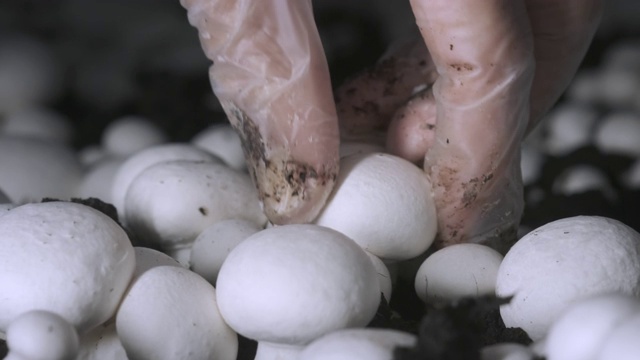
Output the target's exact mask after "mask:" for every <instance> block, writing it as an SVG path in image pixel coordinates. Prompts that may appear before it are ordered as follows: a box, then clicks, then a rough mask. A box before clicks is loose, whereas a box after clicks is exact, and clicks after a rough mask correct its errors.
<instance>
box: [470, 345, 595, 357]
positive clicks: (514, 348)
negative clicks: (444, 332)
mask: <svg viewBox="0 0 640 360" xmlns="http://www.w3.org/2000/svg"><path fill="white" fill-rule="evenodd" d="M480 358H481V359H482V360H533V359H535V353H534V352H533V351H532V350H531V349H529V347H527V346H524V345H522V344H518V343H497V344H493V345H489V346H485V347H483V348H482V349H480ZM583 360H584V359H583Z"/></svg>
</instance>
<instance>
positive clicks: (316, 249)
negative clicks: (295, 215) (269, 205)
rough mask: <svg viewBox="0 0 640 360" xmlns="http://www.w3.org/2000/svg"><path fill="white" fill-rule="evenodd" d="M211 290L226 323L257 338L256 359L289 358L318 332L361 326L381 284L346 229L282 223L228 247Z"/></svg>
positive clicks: (374, 304) (375, 305) (372, 308)
mask: <svg viewBox="0 0 640 360" xmlns="http://www.w3.org/2000/svg"><path fill="white" fill-rule="evenodd" d="M217 295H218V304H219V307H220V313H221V314H222V316H223V318H224V319H225V321H226V322H227V323H228V324H229V326H231V328H233V329H234V330H235V331H236V332H238V333H239V334H242V335H243V336H245V337H248V338H250V339H254V340H257V341H258V350H257V355H256V359H262V360H275V359H280V360H288V359H296V358H297V356H298V354H299V352H300V351H301V350H302V348H303V347H304V346H305V345H306V344H308V343H309V342H311V341H313V340H314V339H316V338H318V337H320V336H322V335H325V334H327V333H329V332H332V331H335V330H338V329H342V328H351V327H363V326H365V325H367V324H368V323H369V321H370V320H371V319H372V318H373V316H374V315H375V313H376V310H377V308H378V304H379V302H380V285H379V282H378V278H377V275H376V271H375V268H374V267H373V264H372V262H371V260H370V259H369V257H368V256H367V254H366V253H365V252H364V251H363V250H362V249H361V248H360V247H359V246H358V245H357V244H356V243H355V242H354V241H353V240H351V239H349V238H348V237H346V236H345V235H343V234H341V233H339V232H337V231H335V230H331V229H328V228H325V227H320V226H315V225H283V226H277V227H273V228H269V229H265V230H262V231H260V232H258V233H256V234H254V235H252V236H250V237H249V238H248V239H246V240H245V241H243V242H242V243H240V244H239V245H238V246H236V248H235V249H233V250H232V251H231V253H230V254H229V256H228V257H227V260H226V261H225V262H224V264H222V268H221V269H220V274H219V275H218V281H217Z"/></svg>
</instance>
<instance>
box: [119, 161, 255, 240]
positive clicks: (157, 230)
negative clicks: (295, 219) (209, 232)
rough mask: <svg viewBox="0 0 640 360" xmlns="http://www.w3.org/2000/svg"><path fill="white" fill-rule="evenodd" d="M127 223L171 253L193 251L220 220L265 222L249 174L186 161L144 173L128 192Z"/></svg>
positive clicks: (219, 166)
mask: <svg viewBox="0 0 640 360" xmlns="http://www.w3.org/2000/svg"><path fill="white" fill-rule="evenodd" d="M125 218H126V223H127V225H128V226H129V228H130V229H131V231H133V232H134V233H135V234H137V235H138V236H139V237H140V238H142V239H146V240H148V241H151V242H153V243H155V244H159V245H160V246H161V247H163V248H164V249H167V250H173V249H176V248H180V247H190V246H191V244H192V243H193V241H194V240H195V238H196V237H197V236H198V235H199V234H200V233H201V232H202V231H204V229H206V228H207V227H208V226H210V225H212V224H215V223H216V222H218V221H222V220H226V219H233V218H241V219H246V220H249V221H252V222H254V223H256V224H260V225H262V224H264V223H265V222H266V221H267V218H266V216H265V215H264V213H263V212H262V209H261V208H260V202H259V199H258V194H257V191H256V189H255V187H254V186H253V184H252V183H251V179H250V178H249V176H248V175H247V174H244V173H241V172H238V171H236V170H233V169H231V168H229V167H228V166H226V165H222V164H216V163H212V162H195V161H184V160H177V161H167V162H162V163H159V164H155V165H153V166H151V167H149V168H147V169H145V170H144V171H142V172H141V173H140V175H138V176H137V177H136V178H135V180H134V181H133V182H132V183H131V185H130V186H129V190H128V191H127V196H126V198H125Z"/></svg>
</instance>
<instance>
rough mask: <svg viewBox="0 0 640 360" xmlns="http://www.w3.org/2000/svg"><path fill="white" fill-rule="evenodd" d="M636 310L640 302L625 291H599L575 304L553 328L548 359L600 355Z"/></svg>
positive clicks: (588, 359) (590, 359)
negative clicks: (616, 292)
mask: <svg viewBox="0 0 640 360" xmlns="http://www.w3.org/2000/svg"><path fill="white" fill-rule="evenodd" d="M633 314H640V302H639V301H638V299H637V298H635V297H633V296H629V295H623V294H602V295H596V296H593V297H589V298H587V299H584V300H580V301H577V302H575V303H573V304H571V305H570V306H569V307H568V308H567V309H566V311H564V312H563V313H562V314H561V315H560V317H559V318H558V319H557V320H556V321H555V322H554V323H553V325H552V326H551V328H550V329H549V334H548V335H547V339H546V351H545V353H546V357H547V359H548V360H595V359H597V354H598V352H599V351H600V349H601V348H602V344H603V343H604V342H605V341H606V339H607V337H608V336H609V335H610V334H611V332H612V330H613V329H615V328H616V327H617V326H619V325H620V324H621V323H623V322H624V321H625V320H627V319H628V318H629V317H631V316H633Z"/></svg>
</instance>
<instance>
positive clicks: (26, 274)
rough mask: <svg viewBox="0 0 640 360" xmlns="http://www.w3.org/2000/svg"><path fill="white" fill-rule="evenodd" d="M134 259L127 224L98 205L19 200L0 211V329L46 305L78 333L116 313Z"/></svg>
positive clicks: (47, 308) (129, 276) (130, 273)
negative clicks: (32, 202)
mask: <svg viewBox="0 0 640 360" xmlns="http://www.w3.org/2000/svg"><path fill="white" fill-rule="evenodd" d="M134 265H135V258H134V250H133V247H132V246H131V242H130V241H129V238H128V237H127V235H126V233H125V232H124V230H122V228H121V227H120V226H119V225H118V224H116V223H115V221H113V220H112V219H111V218H109V217H108V216H107V215H104V214H103V213H101V212H99V211H97V210H94V209H92V208H90V207H88V206H85V205H81V204H76V203H70V202H60V201H54V202H46V203H34V204H27V205H22V206H19V207H16V208H14V209H12V210H11V211H9V212H8V213H6V214H5V215H3V216H0V294H2V296H1V297H0V331H4V330H5V329H6V328H7V326H9V324H10V323H11V322H12V321H13V319H15V318H16V317H18V316H20V315H21V314H23V313H26V312H29V311H31V310H46V311H50V312H54V313H56V314H59V315H60V316H62V317H63V318H64V319H65V320H66V321H68V322H70V323H71V324H72V325H74V326H75V327H76V328H77V329H78V332H79V333H80V334H83V333H84V332H86V331H88V330H90V329H92V328H93V327H95V326H98V325H99V324H102V323H104V322H105V321H107V320H108V319H109V318H110V317H112V316H113V315H114V314H115V311H116V308H117V306H118V304H119V303H120V300H121V298H122V296H123V294H124V291H125V289H126V287H127V285H128V284H129V281H130V280H131V276H132V274H133V269H134Z"/></svg>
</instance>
